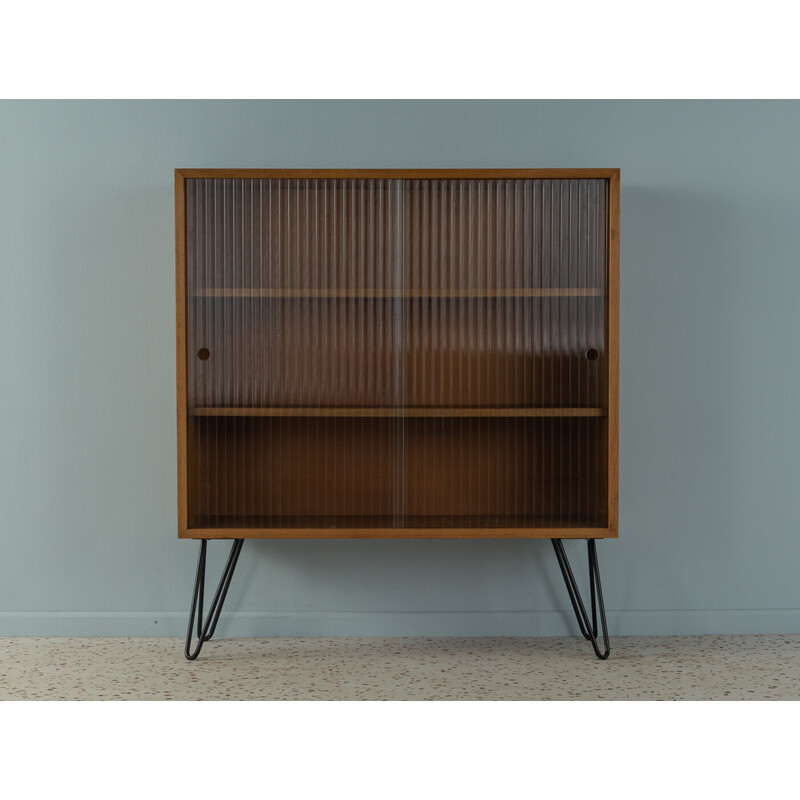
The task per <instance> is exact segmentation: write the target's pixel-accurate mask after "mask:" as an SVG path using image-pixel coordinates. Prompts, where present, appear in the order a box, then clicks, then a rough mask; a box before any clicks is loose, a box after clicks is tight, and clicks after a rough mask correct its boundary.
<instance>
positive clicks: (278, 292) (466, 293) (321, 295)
mask: <svg viewBox="0 0 800 800" xmlns="http://www.w3.org/2000/svg"><path fill="white" fill-rule="evenodd" d="M191 296H192V297H193V298H232V297H244V298H258V297H263V298H274V299H283V298H286V299H292V298H303V299H313V298H317V299H347V298H361V299H377V300H380V299H394V298H398V299H402V298H405V299H412V300H413V299H417V298H420V299H440V298H441V299H450V298H453V299H460V298H496V297H605V292H604V291H603V290H602V289H596V288H583V289H578V288H567V289H197V290H195V291H194V292H192V294H191Z"/></svg>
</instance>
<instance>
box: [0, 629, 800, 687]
mask: <svg viewBox="0 0 800 800" xmlns="http://www.w3.org/2000/svg"><path fill="white" fill-rule="evenodd" d="M611 645H612V652H611V657H610V659H609V660H608V661H599V660H597V659H596V658H595V657H594V654H593V653H592V650H591V646H590V645H589V643H588V642H586V641H584V640H583V639H579V638H402V639H395V638H393V639H389V638H386V639H375V638H370V639H341V638H337V639H221V640H212V641H211V642H209V643H207V644H206V645H205V646H204V649H203V651H202V653H201V654H200V657H199V658H198V660H197V661H194V662H189V661H186V660H184V657H183V641H182V640H179V639H173V638H135V639H126V638H72V639H56V638H4V639H0V700H799V699H800V635H779V636H766V635H758V636H657V637H656V636H653V637H614V638H612V642H611Z"/></svg>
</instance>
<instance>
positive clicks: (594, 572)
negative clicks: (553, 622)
mask: <svg viewBox="0 0 800 800" xmlns="http://www.w3.org/2000/svg"><path fill="white" fill-rule="evenodd" d="M551 541H552V542H553V549H554V550H555V551H556V558H557V559H558V566H559V567H561V574H562V575H563V576H564V583H565V584H566V585H567V592H568V593H569V599H570V602H571V603H572V608H573V610H574V611H575V616H576V617H577V619H578V625H579V626H580V629H581V633H582V634H583V637H584V639H588V640H589V641H590V642H591V643H592V647H593V648H594V652H595V654H596V655H597V657H598V658H601V659H606V658H608V654H609V653H610V652H611V646H610V645H609V643H608V624H607V622H606V607H605V603H604V602H603V587H602V586H601V585H600V567H599V566H598V565H597V543H596V542H595V540H594V539H587V540H586V543H587V545H588V555H589V592H590V594H591V596H592V620H591V623H590V622H589V616H588V615H587V613H586V607H585V606H584V605H583V600H582V599H581V593H580V590H579V589H578V584H577V583H576V582H575V576H574V575H573V574H572V569H571V567H570V565H569V559H568V558H567V554H566V552H565V551H564V543H563V542H562V541H561V539H552V540H551ZM598 608H599V610H600V622H601V624H602V626H603V644H604V646H605V650H604V651H603V652H602V653H601V652H600V648H599V647H598V646H597V611H598Z"/></svg>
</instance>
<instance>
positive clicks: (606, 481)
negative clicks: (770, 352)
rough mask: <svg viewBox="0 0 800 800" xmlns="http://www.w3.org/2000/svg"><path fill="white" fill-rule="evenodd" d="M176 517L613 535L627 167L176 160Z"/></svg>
mask: <svg viewBox="0 0 800 800" xmlns="http://www.w3.org/2000/svg"><path fill="white" fill-rule="evenodd" d="M175 179H176V241H177V264H176V278H177V342H178V349H177V366H178V512H179V535H180V536H181V537H189V538H200V539H210V538H235V539H241V538H247V537H354V536H357V537H550V538H554V537H557V538H569V537H573V538H574V537H580V538H598V537H613V536H616V535H617V417H618V388H617V387H618V376H617V371H618V356H617V349H618V302H619V299H618V298H619V277H618V275H619V272H618V265H619V238H618V227H619V171H618V170H611V169H607V170H188V169H185V170H177V171H176V175H175Z"/></svg>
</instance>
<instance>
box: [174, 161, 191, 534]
mask: <svg viewBox="0 0 800 800" xmlns="http://www.w3.org/2000/svg"><path fill="white" fill-rule="evenodd" d="M175 329H176V373H177V386H176V399H177V428H178V442H177V444H178V448H177V449H178V453H177V455H178V533H179V535H180V534H182V533H184V532H185V531H186V529H187V527H188V504H189V499H188V470H187V464H186V461H187V434H188V431H187V428H188V425H187V417H186V199H185V181H184V178H183V176H182V175H181V174H180V173H178V172H176V173H175Z"/></svg>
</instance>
